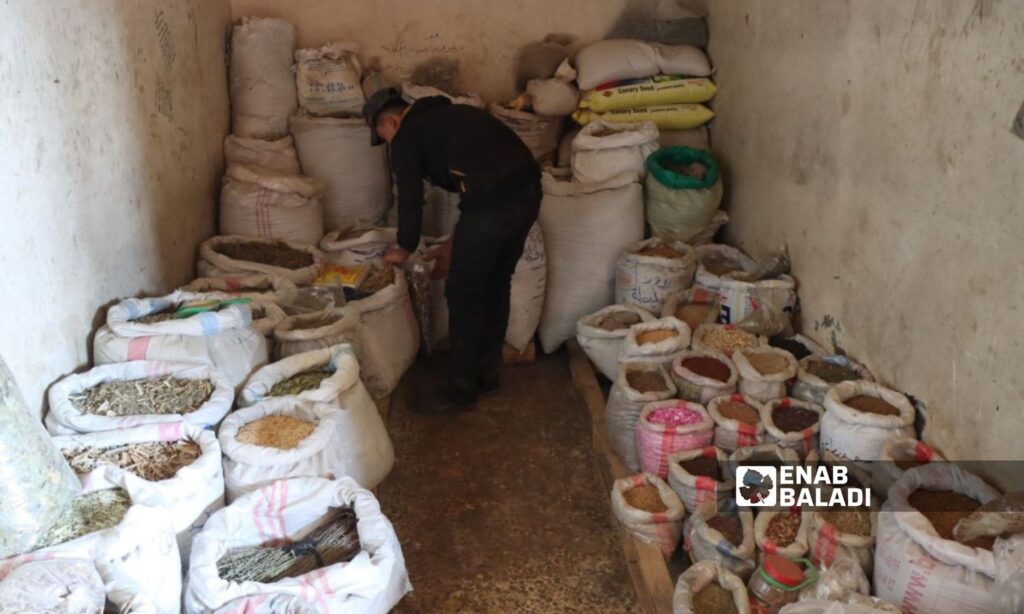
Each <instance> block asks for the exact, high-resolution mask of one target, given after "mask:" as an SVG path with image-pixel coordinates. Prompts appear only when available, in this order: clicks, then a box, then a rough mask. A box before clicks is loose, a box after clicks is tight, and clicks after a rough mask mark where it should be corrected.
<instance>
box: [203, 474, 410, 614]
mask: <svg viewBox="0 0 1024 614" xmlns="http://www.w3.org/2000/svg"><path fill="white" fill-rule="evenodd" d="M346 508H347V510H346ZM339 512H340V513H354V515H355V533H356V535H355V536H351V535H350V534H348V533H346V534H345V535H342V536H341V537H342V539H340V540H339V539H335V540H334V543H339V542H341V541H344V542H346V543H344V544H342V545H343V546H345V547H344V548H337V547H335V548H332V547H330V544H329V543H325V542H326V541H327V540H325V539H323V537H322V536H323V535H324V533H325V526H324V525H325V524H326V522H329V521H330V520H331V519H332V518H333V517H335V515H336V514H338V513H339ZM328 528H329V526H328ZM351 537H358V553H356V554H354V557H353V552H355V551H356V548H353V547H352V546H354V543H353V540H352V539H351ZM346 538H347V539H346ZM282 546H284V547H288V546H290V548H282ZM316 557H319V558H320V560H321V561H322V562H323V563H324V565H323V566H319V567H318V562H317V561H316ZM346 559H349V560H347V562H340V561H345V560H346ZM334 560H337V561H339V562H334ZM294 573H300V574H302V575H299V576H297V577H292V576H290V574H294ZM225 576H228V577H232V578H236V580H234V581H232V580H228V579H225ZM247 577H248V578H252V579H242V578H247ZM267 577H270V578H279V579H276V580H273V581H270V582H266V581H262V582H261V581H260V579H264V578H267ZM410 590H412V586H411V585H410V584H409V577H408V573H407V572H406V569H405V560H404V558H403V556H402V549H401V545H400V544H399V542H398V537H397V536H396V535H395V531H394V529H393V528H392V526H391V523H390V522H389V521H388V519H387V517H386V516H384V514H382V513H381V511H380V504H379V503H378V502H377V500H376V499H375V498H374V496H373V494H371V493H370V491H368V490H365V489H363V488H360V487H359V485H358V484H356V482H355V481H354V480H352V479H351V478H348V477H343V478H339V479H337V480H326V479H322V478H296V479H290V480H279V481H277V482H274V483H272V484H268V485H266V486H264V487H262V488H260V489H259V490H257V491H255V492H252V493H249V494H248V495H245V496H244V497H241V498H240V499H238V500H237V501H235V502H234V503H232V504H231V505H229V506H228V507H226V508H224V509H222V510H220V511H218V512H216V513H215V514H214V515H213V516H211V517H210V520H209V521H207V523H206V528H204V529H203V532H202V533H200V534H199V535H198V536H196V539H195V541H194V542H193V544H192V557H191V560H190V564H189V574H188V586H187V588H186V590H185V611H187V612H194V613H197V614H199V613H202V614H205V613H210V612H214V611H216V610H217V609H218V608H221V607H222V606H224V605H226V604H227V603H229V602H233V601H235V600H240V599H241V600H243V601H241V603H243V604H244V603H246V601H248V602H249V603H252V602H254V601H257V600H256V598H257V597H259V596H264V597H266V598H268V599H269V598H272V596H273V595H293V596H296V597H301V598H303V599H306V600H308V601H310V602H312V603H315V604H316V605H317V610H316V611H317V612H319V613H320V614H337V613H342V612H344V613H345V614H352V613H364V612H365V613H370V612H374V613H376V612H387V611H389V610H390V609H391V608H393V607H394V606H395V604H397V603H398V601H399V600H400V599H401V598H402V596H403V595H405V594H406V593H407V592H409V591H410ZM245 597H252V598H253V599H252V600H245V599H244V598H245ZM245 611H249V610H245ZM300 611H301V610H300Z"/></svg>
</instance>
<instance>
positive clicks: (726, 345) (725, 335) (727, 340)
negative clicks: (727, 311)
mask: <svg viewBox="0 0 1024 614" xmlns="http://www.w3.org/2000/svg"><path fill="white" fill-rule="evenodd" d="M700 341H701V343H703V344H704V345H706V346H707V347H709V348H712V349H715V350H718V351H720V352H725V353H726V354H729V355H731V354H732V353H733V351H734V350H738V349H743V348H749V347H754V346H755V345H757V337H755V336H754V335H752V334H750V333H748V332H747V331H744V330H736V329H730V328H712V329H710V330H707V331H706V332H705V333H704V336H703V337H701V340H700Z"/></svg>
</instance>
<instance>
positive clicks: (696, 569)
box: [672, 561, 750, 614]
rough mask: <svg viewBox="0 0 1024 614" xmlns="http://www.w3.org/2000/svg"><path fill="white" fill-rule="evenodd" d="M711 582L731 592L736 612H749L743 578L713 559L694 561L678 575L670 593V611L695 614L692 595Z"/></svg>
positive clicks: (739, 613)
mask: <svg viewBox="0 0 1024 614" xmlns="http://www.w3.org/2000/svg"><path fill="white" fill-rule="evenodd" d="M711 582H718V584H719V586H721V587H722V588H724V589H725V590H727V591H729V592H730V593H732V601H733V606H734V608H735V610H736V614H750V598H749V597H748V596H747V587H746V585H745V584H744V583H743V580H741V579H740V578H739V576H737V575H736V574H734V573H732V572H731V571H729V570H728V569H725V568H724V567H722V566H721V565H719V564H718V563H716V562H714V561H700V562H699V563H694V564H693V565H691V566H690V567H688V568H687V569H686V571H684V572H683V573H681V574H680V575H679V579H678V580H676V589H675V593H673V595H672V613H673V614H697V611H696V610H695V609H694V607H693V596H694V595H696V594H697V593H699V592H700V591H701V589H703V588H704V587H706V586H707V585H708V584H710V583H711Z"/></svg>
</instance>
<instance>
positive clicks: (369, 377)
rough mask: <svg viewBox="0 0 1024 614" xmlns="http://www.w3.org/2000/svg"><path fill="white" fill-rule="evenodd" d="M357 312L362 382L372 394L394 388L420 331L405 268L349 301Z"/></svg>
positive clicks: (376, 395) (416, 345)
mask: <svg viewBox="0 0 1024 614" xmlns="http://www.w3.org/2000/svg"><path fill="white" fill-rule="evenodd" d="M348 308H350V309H355V310H357V311H358V312H359V317H360V320H361V324H360V325H359V327H358V328H357V329H356V333H357V334H358V336H359V341H358V343H357V344H356V353H357V355H358V356H359V364H360V366H361V368H362V373H363V382H365V383H366V388H367V389H368V390H369V391H370V394H372V395H373V396H374V398H377V399H379V398H383V397H385V396H387V395H389V394H391V392H392V391H393V390H394V389H395V386H397V385H398V382H399V380H400V379H401V378H402V375H403V374H404V373H405V372H406V370H408V369H409V367H411V366H412V363H413V362H415V360H416V354H417V353H418V352H419V342H420V331H419V327H418V326H417V325H416V316H415V315H414V314H413V311H412V303H411V301H410V299H409V290H408V285H407V283H406V279H405V272H404V271H402V270H401V269H395V279H394V281H393V282H392V283H391V284H390V285H388V286H387V287H385V288H383V289H381V290H379V291H377V292H376V293H374V294H373V295H372V296H369V297H367V298H364V299H359V300H357V301H352V302H351V303H349V304H348Z"/></svg>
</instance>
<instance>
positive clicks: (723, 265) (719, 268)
mask: <svg viewBox="0 0 1024 614" xmlns="http://www.w3.org/2000/svg"><path fill="white" fill-rule="evenodd" d="M701 264H702V265H704V269H705V270H707V272H708V273H711V274H712V275H717V276H719V277H724V276H726V275H728V274H729V273H735V272H736V271H742V270H743V267H742V266H740V264H739V263H738V262H734V261H732V260H726V259H719V258H714V257H711V258H705V259H704V260H702V261H701Z"/></svg>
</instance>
